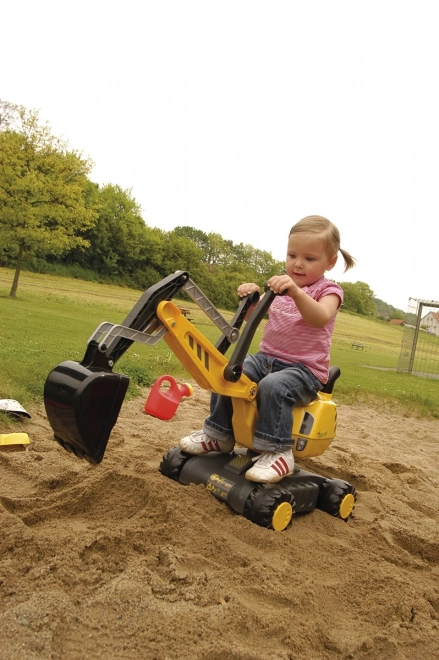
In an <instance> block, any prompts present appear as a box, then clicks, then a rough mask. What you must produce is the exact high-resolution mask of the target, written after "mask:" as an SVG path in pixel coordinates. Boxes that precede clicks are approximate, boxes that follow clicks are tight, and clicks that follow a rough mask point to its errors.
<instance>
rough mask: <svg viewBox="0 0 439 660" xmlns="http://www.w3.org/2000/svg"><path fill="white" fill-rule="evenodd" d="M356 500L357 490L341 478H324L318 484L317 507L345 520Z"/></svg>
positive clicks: (351, 511) (348, 516)
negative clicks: (320, 483) (319, 484)
mask: <svg viewBox="0 0 439 660" xmlns="http://www.w3.org/2000/svg"><path fill="white" fill-rule="evenodd" d="M356 501H357V491H356V490H355V488H354V486H352V485H351V484H349V483H348V482H347V481H342V480H341V479H326V481H324V482H323V483H322V485H321V486H320V493H319V498H318V501H317V508H318V509H320V510H321V511H325V512H326V513H329V515H330V516H334V517H335V518H341V520H344V521H346V522H347V521H348V520H349V518H350V517H351V515H352V513H353V511H354V508H355V503H356Z"/></svg>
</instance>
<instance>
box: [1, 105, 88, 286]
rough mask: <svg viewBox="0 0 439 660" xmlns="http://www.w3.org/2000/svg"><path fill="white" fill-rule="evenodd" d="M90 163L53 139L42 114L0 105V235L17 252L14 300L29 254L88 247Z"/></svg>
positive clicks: (44, 253)
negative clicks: (42, 120) (87, 201)
mask: <svg viewBox="0 0 439 660" xmlns="http://www.w3.org/2000/svg"><path fill="white" fill-rule="evenodd" d="M91 167H92V163H91V161H89V160H88V159H84V158H82V157H81V155H80V154H78V153H77V152H75V151H69V150H68V149H67V144H66V143H65V142H64V141H63V140H60V139H59V138H56V137H55V136H53V135H52V133H51V131H50V128H49V126H48V125H47V124H41V123H40V121H39V116H38V112H36V111H34V110H32V111H28V110H26V109H25V108H23V107H21V106H14V105H13V104H10V103H7V102H3V101H2V102H0V237H1V244H3V245H6V246H7V247H8V250H9V252H10V253H11V251H12V252H14V253H15V274H14V280H13V283H12V288H11V292H10V294H9V295H10V296H11V297H13V298H15V297H16V293H17V287H18V280H19V276H20V271H21V265H22V260H23V256H24V255H25V254H39V255H43V256H45V255H48V254H63V253H65V252H66V251H68V250H69V249H71V248H72V247H86V246H87V245H88V242H87V241H86V240H85V239H84V238H83V236H82V235H81V234H82V233H83V232H84V231H85V230H87V229H89V228H90V227H91V226H92V225H93V224H94V222H95V220H96V217H97V213H96V209H95V208H93V207H92V206H87V205H86V203H85V202H86V197H87V189H88V187H89V180H88V178H87V175H88V173H89V172H90V170H91Z"/></svg>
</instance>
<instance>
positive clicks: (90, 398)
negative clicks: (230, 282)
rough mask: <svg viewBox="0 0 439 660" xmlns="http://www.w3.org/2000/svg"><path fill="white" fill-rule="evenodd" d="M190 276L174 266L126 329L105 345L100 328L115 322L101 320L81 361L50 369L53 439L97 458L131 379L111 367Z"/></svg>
mask: <svg viewBox="0 0 439 660" xmlns="http://www.w3.org/2000/svg"><path fill="white" fill-rule="evenodd" d="M188 279H189V276H188V274H187V273H186V272H184V271H177V273H174V274H172V275H169V276H168V277H166V278H164V279H163V280H161V281H160V282H158V283H157V284H155V285H153V286H152V287H150V288H149V289H147V290H146V291H145V292H144V293H143V294H142V296H141V297H140V298H139V300H138V302H137V303H136V305H135V306H134V307H133V309H132V310H131V312H130V313H129V314H128V316H127V317H126V319H125V320H124V321H123V323H122V324H121V326H117V327H118V328H119V329H120V328H121V329H122V330H123V331H124V332H120V333H119V334H118V333H116V334H115V335H114V336H113V337H111V334H110V335H109V336H110V340H109V343H108V344H107V345H105V344H104V343H102V342H101V343H99V338H100V337H102V335H103V334H104V333H103V332H99V329H100V328H101V326H105V327H106V329H108V328H112V327H116V326H112V325H111V324H108V323H106V324H101V326H99V328H98V329H97V331H96V332H95V335H94V336H93V337H92V338H91V339H90V340H89V342H88V344H87V350H86V352H85V355H84V358H83V360H82V362H74V361H70V360H69V361H66V362H62V363H61V364H59V365H58V366H57V367H55V368H54V369H53V370H52V371H51V372H50V374H49V375H48V377H47V379H46V382H45V385H44V405H45V408H46V414H47V418H48V420H49V422H50V425H51V427H52V429H53V431H54V436H55V439H56V440H57V441H58V442H59V443H60V444H61V445H62V446H63V447H64V448H65V449H67V450H69V451H71V452H73V453H74V454H76V455H77V456H79V457H80V458H86V459H87V460H89V461H90V462H91V463H94V464H97V463H100V462H101V460H102V458H103V455H104V452H105V449H106V446H107V442H108V439H109V437H110V434H111V431H112V429H113V426H114V425H115V423H116V420H117V417H118V415H119V412H120V409H121V406H122V403H123V400H124V397H125V394H126V391H127V388H128V384H129V378H128V376H124V375H123V374H116V373H113V372H112V369H113V366H114V365H115V363H116V362H117V360H118V359H119V358H120V357H121V356H122V355H123V353H125V351H126V350H127V349H128V348H129V347H130V346H131V344H132V343H133V341H135V339H133V338H132V337H134V336H135V334H136V332H145V331H147V330H149V329H150V328H153V329H154V327H156V326H157V317H156V308H157V305H158V303H159V302H161V301H162V300H171V299H172V298H174V297H175V295H176V294H177V293H178V292H179V291H180V289H181V288H182V287H183V286H184V284H185V283H186V282H187V281H188ZM129 329H130V330H132V331H133V332H132V333H131V334H130V332H129V331H128V330H129ZM94 337H97V338H96V339H95V338H94Z"/></svg>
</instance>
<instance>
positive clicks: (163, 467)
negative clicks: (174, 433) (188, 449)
mask: <svg viewBox="0 0 439 660" xmlns="http://www.w3.org/2000/svg"><path fill="white" fill-rule="evenodd" d="M190 458H191V455H190V454H185V452H184V451H181V449H180V447H178V446H177V447H172V449H170V450H169V451H168V452H167V453H166V454H165V455H164V456H163V458H162V460H161V462H160V466H159V470H160V472H161V473H162V474H164V475H165V477H169V478H170V479H174V480H175V481H178V478H179V476H180V472H181V469H182V467H183V465H184V464H185V463H186V461H187V460H189V459H190Z"/></svg>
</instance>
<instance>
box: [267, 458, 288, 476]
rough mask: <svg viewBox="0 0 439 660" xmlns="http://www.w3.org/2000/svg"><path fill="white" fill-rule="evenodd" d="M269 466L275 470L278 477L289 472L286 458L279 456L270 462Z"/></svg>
mask: <svg viewBox="0 0 439 660" xmlns="http://www.w3.org/2000/svg"><path fill="white" fill-rule="evenodd" d="M271 467H272V468H273V470H275V471H276V472H277V473H278V475H279V476H280V477H283V476H284V475H285V474H286V473H287V472H289V469H288V465H287V462H286V460H285V459H284V458H283V457H282V456H281V457H280V458H278V459H276V460H275V461H274V463H272V465H271Z"/></svg>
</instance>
